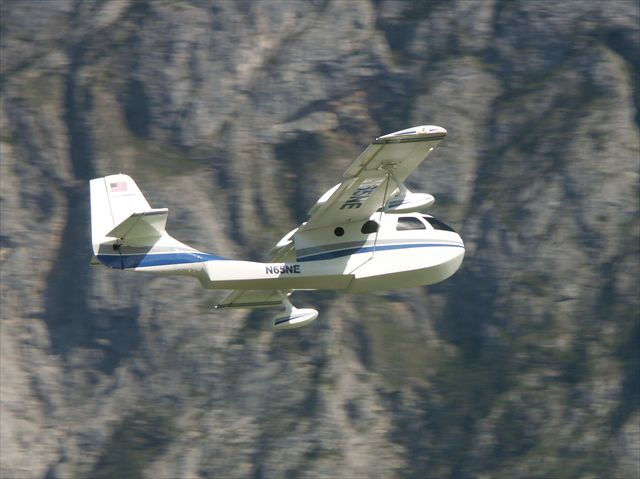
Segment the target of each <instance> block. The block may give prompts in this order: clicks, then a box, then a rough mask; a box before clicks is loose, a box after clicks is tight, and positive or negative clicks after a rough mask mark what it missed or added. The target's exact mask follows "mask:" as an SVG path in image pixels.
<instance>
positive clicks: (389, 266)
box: [90, 125, 465, 329]
mask: <svg viewBox="0 0 640 479" xmlns="http://www.w3.org/2000/svg"><path fill="white" fill-rule="evenodd" d="M446 134H447V132H446V130H445V129H444V128H441V127H438V126H433V125H424V126H417V127H413V128H407V129H405V130H401V131H397V132H394V133H390V134H388V135H384V136H380V137H378V138H376V139H375V140H374V141H373V142H372V143H371V144H370V145H369V146H368V147H367V148H366V149H365V151H364V152H363V153H362V154H361V155H360V156H359V157H358V158H357V159H356V160H355V161H354V162H353V164H352V165H351V166H350V167H349V168H348V169H347V171H346V172H345V174H344V175H343V181H342V182H341V183H339V184H337V185H335V186H334V187H333V188H331V189H330V190H329V191H327V192H326V193H325V194H324V195H322V196H321V197H320V199H319V200H318V202H317V203H316V204H315V205H314V206H313V207H312V208H311V210H310V212H309V214H310V217H309V219H308V220H307V221H306V222H305V223H303V224H302V225H300V226H299V227H297V228H295V229H293V230H292V231H290V232H289V233H287V234H286V235H285V236H284V237H283V238H282V239H281V240H280V241H279V242H278V243H277V244H276V246H275V247H274V249H273V250H272V251H271V253H270V256H269V262H266V263H260V262H254V261H239V260H230V259H226V258H223V257H221V256H218V255H215V254H211V253H205V252H202V251H199V250H196V249H194V248H192V247H190V246H188V245H186V244H184V243H181V242H180V241H178V240H176V239H174V238H173V237H172V236H171V235H169V234H168V233H167V231H166V229H165V227H166V221H167V214H168V210H167V209H166V208H155V209H154V208H151V206H150V205H149V203H148V202H147V200H146V199H145V197H144V196H143V194H142V192H141V191H140V189H139V188H138V186H137V185H136V183H135V182H134V181H133V179H132V178H131V177H129V176H127V175H123V174H118V175H110V176H105V177H102V178H96V179H94V180H91V182H90V189H91V233H92V243H93V252H94V255H95V260H97V261H98V262H99V263H102V264H103V265H105V266H108V267H111V268H116V269H125V270H132V271H146V272H152V273H159V274H174V275H185V276H193V277H196V278H198V279H199V280H200V282H201V284H202V286H203V287H205V288H208V289H231V290H233V291H231V292H230V293H229V294H228V295H227V296H226V297H225V298H224V299H223V301H222V302H221V303H220V304H218V305H217V307H216V308H227V307H247V308H257V307H274V306H276V307H277V306H279V307H281V308H283V311H281V312H280V313H278V314H276V316H275V317H274V328H275V329H291V328H298V327H301V326H305V325H307V324H309V323H311V322H312V321H314V320H315V319H316V318H317V316H318V312H317V311H316V310H315V309H310V308H302V309H298V308H295V307H294V306H293V305H292V304H291V302H290V301H289V295H290V294H291V293H292V292H293V291H295V290H300V289H304V290H317V289H337V290H342V291H345V292H363V291H375V290H388V289H397V288H408V287H415V286H422V285H427V284H434V283H438V282H440V281H443V280H445V279H446V278H448V277H449V276H451V275H452V274H453V273H455V272H456V271H457V270H458V268H459V267H460V265H461V264H462V260H463V258H464V253H465V249H464V243H463V242H462V238H460V236H459V235H458V233H456V232H455V231H454V230H453V228H451V227H450V226H448V225H446V224H445V223H443V222H441V221H440V220H437V219H436V218H434V217H433V216H431V215H427V214H423V211H424V209H426V208H428V207H429V206H431V205H432V204H433V202H434V197H433V196H432V195H429V194H426V193H413V192H411V191H409V190H408V189H407V187H406V186H405V185H404V181H405V180H406V178H407V177H408V176H409V174H411V172H413V170H415V169H416V168H417V167H418V166H419V165H420V163H422V161H424V159H425V158H426V157H427V156H428V155H429V154H430V153H431V151H433V149H434V148H435V147H436V145H437V144H438V143H439V142H440V140H442V139H443V138H444V137H445V135H446Z"/></svg>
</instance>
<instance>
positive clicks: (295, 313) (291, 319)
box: [273, 308, 318, 329]
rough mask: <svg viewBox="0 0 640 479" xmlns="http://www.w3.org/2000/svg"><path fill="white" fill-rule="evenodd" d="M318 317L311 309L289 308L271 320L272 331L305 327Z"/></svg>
mask: <svg viewBox="0 0 640 479" xmlns="http://www.w3.org/2000/svg"><path fill="white" fill-rule="evenodd" d="M317 317H318V311H316V310H315V309H312V308H301V309H298V308H291V309H287V310H286V311H284V312H282V313H280V314H278V315H276V317H275V318H273V329H295V328H301V327H303V326H306V325H307V324H309V323H311V322H312V321H314V320H315V319H316V318H317Z"/></svg>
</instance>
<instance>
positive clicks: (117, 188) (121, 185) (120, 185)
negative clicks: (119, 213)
mask: <svg viewBox="0 0 640 479" xmlns="http://www.w3.org/2000/svg"><path fill="white" fill-rule="evenodd" d="M109 189H110V190H111V193H119V192H121V191H127V182H126V181H116V182H115V183H109Z"/></svg>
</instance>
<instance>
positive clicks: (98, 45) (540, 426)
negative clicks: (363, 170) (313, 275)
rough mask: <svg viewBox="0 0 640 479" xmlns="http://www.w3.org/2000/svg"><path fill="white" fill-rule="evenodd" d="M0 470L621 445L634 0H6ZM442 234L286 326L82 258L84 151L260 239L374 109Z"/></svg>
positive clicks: (373, 119)
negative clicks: (399, 134) (432, 202)
mask: <svg viewBox="0 0 640 479" xmlns="http://www.w3.org/2000/svg"><path fill="white" fill-rule="evenodd" d="M0 21H1V35H2V37H1V39H2V62H1V68H2V77H1V83H0V93H1V96H2V107H1V110H0V128H1V141H2V143H1V148H2V163H1V168H2V170H1V196H0V199H1V202H0V206H1V208H2V211H1V227H2V228H1V234H0V261H1V263H0V272H1V275H2V276H1V277H2V286H1V291H2V296H1V301H2V302H1V312H2V315H1V317H2V321H1V323H0V324H1V328H2V329H1V336H0V340H1V349H0V354H1V356H0V358H1V362H0V368H1V374H2V376H1V378H2V383H1V386H2V387H1V410H0V411H1V423H2V427H1V428H0V440H1V443H0V446H1V447H0V452H1V456H2V457H1V459H2V460H1V466H0V467H1V476H2V477H7V478H21V477H25V478H32V477H33V478H38V477H42V478H44V477H46V478H71V477H167V478H169V477H203V478H204V477H254V478H279V477H345V478H347V477H348V478H351V477H367V478H370V477H380V478H382V477H385V478H386V477H407V478H413V477H415V478H422V477H434V478H439V477H452V478H453V477H455V478H467V477H468V478H471V477H494V478H501V477H504V478H507V477H509V478H511V477H532V478H535V477H540V478H543V477H584V478H588V477H605V476H606V477H617V478H628V477H634V475H637V474H638V471H639V467H640V466H639V465H640V449H639V447H638V444H639V443H640V429H639V426H638V424H639V421H640V414H639V412H638V404H639V401H640V381H639V378H638V364H639V361H640V358H639V357H638V344H639V343H640V327H639V320H638V315H639V307H640V306H639V290H638V279H637V274H638V271H639V269H640V264H639V258H640V254H639V251H638V250H639V247H638V245H639V240H640V238H639V236H640V226H639V222H638V218H639V205H638V197H639V196H638V195H639V191H638V185H639V178H638V174H639V168H640V165H639V154H640V146H639V140H638V128H639V125H640V96H639V93H638V91H639V89H638V79H639V75H640V60H639V58H638V51H639V45H640V32H639V29H638V21H639V17H638V4H637V3H636V2H632V1H629V2H626V1H622V0H619V1H613V2H595V1H594V2H584V1H582V0H579V1H578V0H576V1H567V2H561V3H560V4H559V5H554V4H553V3H552V2H547V1H543V0H542V1H533V2H531V1H528V2H519V1H502V0H495V1H478V2H471V1H458V2H440V1H435V0H434V1H429V2H426V1H425V2H401V1H395V0H394V1H382V0H371V1H365V0H362V1H358V2H343V1H331V0H327V1H314V2H293V1H285V0H283V1H237V2H235V1H233V2H232V1H221V2H204V1H198V0H192V1H189V2H180V3H177V2H169V1H167V2H165V1H158V2H155V1H154V2H146V1H134V0H130V1H129V0H105V1H76V2H72V1H62V0H61V1H57V2H39V1H24V2H23V1H20V2H18V1H9V0H7V1H5V2H3V4H2V16H1V20H0ZM425 123H430V124H436V125H441V126H443V127H445V128H447V130H448V131H449V135H448V137H447V138H446V139H445V141H444V142H443V143H441V145H440V146H439V147H438V149H437V150H436V151H435V152H434V154H433V155H432V156H430V158H429V160H428V161H427V162H425V163H424V164H423V165H422V166H421V167H420V168H419V170H418V171H416V173H414V175H413V176H412V177H411V178H410V181H409V186H410V187H412V189H414V190H416V191H424V192H430V193H432V194H434V195H435V196H436V199H437V200H436V201H437V202H436V206H435V207H434V210H433V212H434V214H436V215H438V216H440V217H442V218H444V219H446V220H447V221H448V222H450V223H451V224H453V225H454V226H455V227H456V229H457V230H459V231H460V232H461V234H462V236H463V238H464V239H465V242H466V245H467V256H466V259H465V263H464V264H463V267H462V268H461V270H460V271H459V272H458V273H457V274H456V275H455V276H454V277H453V278H451V279H450V280H448V281H446V282H444V283H441V284H439V285H436V286H432V287H427V288H421V289H413V290H403V291H398V292H391V293H380V294H368V295H353V296H347V295H343V294H340V293H331V292H323V293H320V292H319V293H298V294H296V303H297V304H299V305H308V306H312V307H316V308H317V309H319V310H320V312H321V316H320V318H319V320H318V321H317V322H315V323H313V324H312V325H311V326H310V327H307V328H304V329H301V330H296V331H291V332H285V333H277V334H276V333H274V332H272V330H271V324H270V320H269V313H266V314H265V313H264V312H261V311H254V312H247V311H231V312H227V311H226V310H225V311H224V312H213V311H212V308H211V307H212V305H213V304H215V302H216V300H217V299H219V298H220V294H219V293H216V292H210V291H204V290H202V289H201V288H200V286H199V285H198V284H197V283H195V282H193V283H192V282H188V281H182V280H180V279H175V278H157V277H148V276H144V275H142V276H141V275H135V274H125V273H119V272H117V271H110V270H107V269H105V268H92V267H90V266H89V260H90V257H91V251H90V237H89V209H88V206H89V203H88V181H89V179H91V178H93V177H96V176H101V175H105V174H110V173H114V172H118V171H122V172H127V173H129V174H130V175H132V176H133V177H134V178H136V179H137V181H138V183H139V185H140V186H141V188H142V190H143V191H144V192H145V193H146V196H147V197H148V199H149V201H150V203H151V204H152V206H155V207H164V206H166V207H169V208H170V216H169V226H168V228H169V230H170V231H171V232H172V234H173V235H174V236H176V237H177V238H179V239H180V240H182V241H184V242H186V243H188V244H192V245H194V246H196V247H199V248H201V249H204V250H208V251H213V252H216V253H219V254H222V255H225V256H230V257H245V258H251V259H264V257H265V253H266V251H268V250H269V248H270V247H271V246H272V245H273V243H274V242H275V241H277V240H278V239H279V238H280V236H281V235H283V234H284V233H286V232H287V231H289V229H291V228H293V227H294V226H296V224H297V223H298V222H300V221H304V219H305V218H306V211H307V209H308V208H309V207H310V206H311V205H312V204H313V203H314V201H315V200H316V199H317V197H318V196H319V195H321V194H322V193H323V192H324V191H325V190H326V189H328V188H329V187H331V186H332V185H333V184H334V183H335V182H336V181H337V179H338V178H339V177H340V175H341V174H342V172H343V171H344V169H345V168H346V167H347V166H348V164H349V163H350V161H352V160H353V158H355V156H357V154H358V153H359V152H360V151H361V150H362V149H363V148H364V147H365V146H366V145H367V144H368V142H369V141H370V140H371V139H372V138H373V137H375V136H378V135H380V134H384V133H388V132H391V131H395V130H398V129H401V128H405V127H409V126H412V125H414V124H425Z"/></svg>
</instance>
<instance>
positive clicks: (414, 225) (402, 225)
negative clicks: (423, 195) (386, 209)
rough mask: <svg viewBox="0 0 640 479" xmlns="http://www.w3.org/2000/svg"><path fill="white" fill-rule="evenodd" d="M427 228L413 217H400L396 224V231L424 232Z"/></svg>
mask: <svg viewBox="0 0 640 479" xmlns="http://www.w3.org/2000/svg"><path fill="white" fill-rule="evenodd" d="M426 229H427V227H426V226H425V225H424V223H423V222H422V221H420V220H419V219H418V218H416V217H414V216H401V217H400V218H398V223H397V224H396V231H407V230H426Z"/></svg>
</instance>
